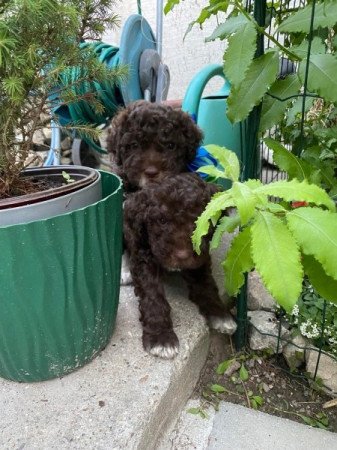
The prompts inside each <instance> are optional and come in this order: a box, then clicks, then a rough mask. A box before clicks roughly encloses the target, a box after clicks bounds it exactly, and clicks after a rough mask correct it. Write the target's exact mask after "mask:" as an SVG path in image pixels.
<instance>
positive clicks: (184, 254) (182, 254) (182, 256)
mask: <svg viewBox="0 0 337 450" xmlns="http://www.w3.org/2000/svg"><path fill="white" fill-rule="evenodd" d="M175 256H176V258H177V259H179V260H180V261H185V260H186V259H188V258H189V257H190V256H191V254H190V252H189V251H188V250H187V249H185V248H180V249H177V250H176V251H175Z"/></svg>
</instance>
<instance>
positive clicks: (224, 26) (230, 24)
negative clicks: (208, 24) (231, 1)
mask: <svg viewBox="0 0 337 450" xmlns="http://www.w3.org/2000/svg"><path fill="white" fill-rule="evenodd" d="M248 22H249V19H248V18H247V17H246V16H244V15H243V14H239V15H238V16H235V17H230V18H229V19H227V20H226V22H225V23H221V24H220V25H218V26H217V27H216V29H215V30H214V31H213V33H212V34H211V36H209V37H207V38H206V39H205V41H206V42H210V41H214V40H215V39H225V38H226V37H227V36H229V35H230V34H232V33H235V32H236V31H237V30H238V29H239V28H240V27H241V26H242V25H245V24H246V23H248Z"/></svg>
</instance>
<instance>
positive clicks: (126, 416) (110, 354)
mask: <svg viewBox="0 0 337 450" xmlns="http://www.w3.org/2000/svg"><path fill="white" fill-rule="evenodd" d="M167 294H168V298H169V301H170V303H171V306H172V317H173V322H174V327H175V331H176V333H177V335H178V337H179V340H180V353H179V355H178V357H177V358H176V359H174V360H173V361H167V360H166V361H165V360H161V359H158V358H155V357H153V356H150V355H148V354H147V353H145V352H144V351H143V349H142V346H141V326H140V323H139V320H138V302H137V300H136V298H135V296H134V294H133V288H132V287H122V288H121V298H120V306H119V310H118V317H117V324H116V329H115V332H114V335H113V337H112V340H111V342H110V343H109V345H108V346H107V347H106V349H105V350H104V351H102V352H101V354H100V355H99V356H97V357H96V358H95V359H94V360H93V361H92V362H91V363H89V364H87V365H86V366H85V367H82V368H81V369H79V370H77V371H76V372H73V373H71V374H69V375H67V376H65V377H63V378H61V379H54V380H50V381H46V382H38V383H31V384H20V383H15V382H11V381H6V380H0V404H1V421H0V448H1V449H11V448H15V449H29V450H31V449H38V450H47V449H48V450H53V449H55V450H56V449H57V450H63V449H95V450H96V449H109V450H110V449H123V450H125V449H127V450H128V449H139V450H143V449H144V450H145V449H146V450H151V449H157V447H158V441H159V440H160V439H161V438H162V437H163V435H164V434H165V432H167V429H168V427H169V425H170V424H171V423H172V422H174V421H176V419H177V417H178V416H179V414H180V412H181V410H182V408H183V406H184V405H185V403H186V401H187V400H188V398H189V396H190V395H191V393H192V390H193V388H194V386H195V384H196V382H197V380H198V378H199V374H200V371H201V368H202V366H203V365H204V363H205V360H206V357H207V353H208V347H209V332H208V328H207V326H206V324H205V321H204V319H203V318H202V317H201V316H200V315H199V313H198V311H197V309H196V307H195V306H194V305H193V304H191V303H190V302H189V301H188V300H187V297H186V296H187V294H186V291H185V289H184V288H183V287H182V285H181V282H180V281H178V279H177V278H176V277H171V278H170V279H169V282H168V285H167Z"/></svg>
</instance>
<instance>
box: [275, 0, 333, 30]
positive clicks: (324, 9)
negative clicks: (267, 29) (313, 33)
mask: <svg viewBox="0 0 337 450" xmlns="http://www.w3.org/2000/svg"><path fill="white" fill-rule="evenodd" d="M311 12H312V3H309V4H308V5H307V6H306V7H304V8H301V9H299V10H298V11H297V12H295V13H294V14H292V15H291V16H289V17H288V18H287V19H285V20H284V21H283V22H282V24H281V25H280V26H279V28H278V30H277V32H279V33H301V32H302V33H307V34H308V33H309V31H310V22H311ZM335 23H337V3H336V2H335V1H332V2H328V1H324V2H323V3H317V4H316V8H315V19H314V24H313V26H314V30H317V28H320V27H322V28H324V27H332V26H333V25H335Z"/></svg>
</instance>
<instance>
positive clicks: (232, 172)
mask: <svg viewBox="0 0 337 450" xmlns="http://www.w3.org/2000/svg"><path fill="white" fill-rule="evenodd" d="M205 149H206V150H207V151H208V152H209V153H210V154H211V155H212V156H213V157H214V158H215V159H216V160H217V161H219V164H220V165H221V166H222V168H223V170H224V175H223V178H227V179H229V180H232V181H237V180H238V179H239V176H240V163H239V160H238V157H237V156H236V154H235V153H234V152H233V151H231V150H228V149H227V148H226V147H220V146H219V145H213V144H210V145H205Z"/></svg>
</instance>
